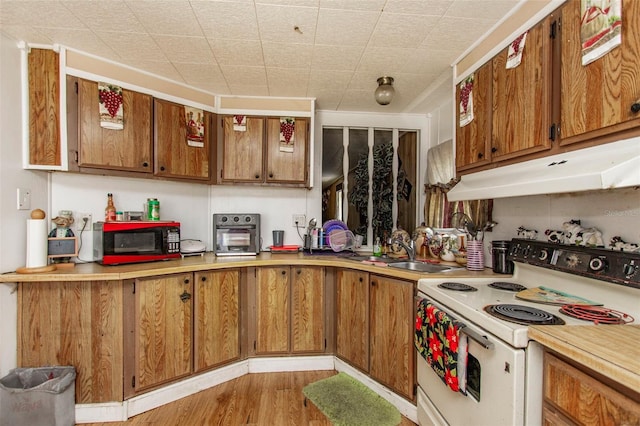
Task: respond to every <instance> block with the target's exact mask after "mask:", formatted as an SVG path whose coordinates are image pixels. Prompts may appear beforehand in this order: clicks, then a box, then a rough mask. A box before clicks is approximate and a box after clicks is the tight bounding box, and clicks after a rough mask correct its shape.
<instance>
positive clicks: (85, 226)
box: [76, 216, 93, 263]
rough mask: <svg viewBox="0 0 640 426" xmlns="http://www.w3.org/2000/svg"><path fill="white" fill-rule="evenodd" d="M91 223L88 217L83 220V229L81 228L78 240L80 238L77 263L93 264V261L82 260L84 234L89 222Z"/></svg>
mask: <svg viewBox="0 0 640 426" xmlns="http://www.w3.org/2000/svg"><path fill="white" fill-rule="evenodd" d="M88 221H89V218H87V217H86V216H85V217H83V218H82V222H83V223H82V228H80V236H79V237H78V238H80V242H79V243H78V256H76V259H78V261H79V262H76V263H91V262H93V261H92V260H84V259H82V258H80V252H81V251H82V234H83V233H84V231H85V229H87V222H88Z"/></svg>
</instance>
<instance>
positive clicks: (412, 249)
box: [392, 237, 416, 262]
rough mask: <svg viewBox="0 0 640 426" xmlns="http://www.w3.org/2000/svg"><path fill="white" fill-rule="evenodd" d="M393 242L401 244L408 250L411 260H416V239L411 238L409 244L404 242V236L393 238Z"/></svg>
mask: <svg viewBox="0 0 640 426" xmlns="http://www.w3.org/2000/svg"><path fill="white" fill-rule="evenodd" d="M392 243H398V244H400V245H401V246H402V248H404V249H405V250H406V251H407V256H409V260H410V261H412V262H413V261H414V260H416V247H415V241H413V240H409V244H407V243H405V242H404V239H403V238H402V237H398V238H395V239H394V240H392Z"/></svg>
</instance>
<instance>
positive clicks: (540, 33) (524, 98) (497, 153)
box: [491, 15, 554, 162]
mask: <svg viewBox="0 0 640 426" xmlns="http://www.w3.org/2000/svg"><path fill="white" fill-rule="evenodd" d="M553 19H554V18H553V16H552V15H550V16H548V17H547V18H545V19H544V20H543V21H542V22H540V23H539V24H538V25H536V26H535V27H533V28H531V29H530V30H529V32H528V34H527V36H526V40H525V47H524V51H523V53H522V62H521V63H520V65H518V66H517V67H515V68H512V69H506V63H507V58H508V53H509V49H508V47H507V48H505V49H504V50H503V51H502V52H500V53H499V54H498V55H497V56H496V57H494V58H493V116H492V145H491V155H492V160H493V161H494V162H495V161H500V160H506V159H509V158H513V157H517V156H521V155H525V154H530V153H534V152H538V151H543V150H547V149H550V148H551V139H550V137H549V136H550V135H549V132H550V126H551V112H552V104H551V88H552V84H551V83H552V67H551V62H552V53H553V52H552V38H551V35H550V34H551V24H552V21H553Z"/></svg>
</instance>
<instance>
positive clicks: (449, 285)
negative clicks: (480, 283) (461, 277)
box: [438, 282, 478, 291]
mask: <svg viewBox="0 0 640 426" xmlns="http://www.w3.org/2000/svg"><path fill="white" fill-rule="evenodd" d="M438 287H440V288H443V289H445V290H453V291H478V289H477V288H475V287H472V286H470V285H468V284H463V283H456V282H444V283H440V284H438Z"/></svg>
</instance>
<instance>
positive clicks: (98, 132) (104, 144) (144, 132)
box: [78, 79, 153, 173]
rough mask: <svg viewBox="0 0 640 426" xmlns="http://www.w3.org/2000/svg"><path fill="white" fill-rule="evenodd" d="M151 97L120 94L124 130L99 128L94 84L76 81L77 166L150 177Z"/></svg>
mask: <svg viewBox="0 0 640 426" xmlns="http://www.w3.org/2000/svg"><path fill="white" fill-rule="evenodd" d="M151 100H152V98H151V96H149V95H145V94H143V93H137V92H132V91H130V90H123V91H122V104H123V105H122V109H123V118H124V128H123V129H122V130H113V129H105V128H104V127H101V126H100V108H99V105H98V83H97V82H94V81H88V80H83V79H78V116H79V117H78V126H79V150H78V165H79V166H81V167H97V168H106V169H114V170H128V171H138V172H147V173H151V169H152V164H151V146H152V143H153V141H152V138H151V112H152V110H151V108H152V105H151Z"/></svg>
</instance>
